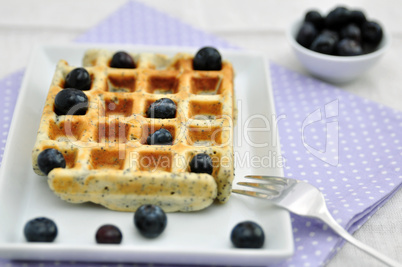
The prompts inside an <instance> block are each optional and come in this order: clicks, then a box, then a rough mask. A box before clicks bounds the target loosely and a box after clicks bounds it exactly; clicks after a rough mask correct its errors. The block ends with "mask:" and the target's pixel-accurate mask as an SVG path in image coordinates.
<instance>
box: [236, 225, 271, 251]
mask: <svg viewBox="0 0 402 267" xmlns="http://www.w3.org/2000/svg"><path fill="white" fill-rule="evenodd" d="M230 239H231V241H232V243H233V245H234V246H235V247H237V248H261V247H262V246H263V245H264V241H265V235H264V231H263V230H262V228H261V226H259V225H258V224H257V223H255V222H252V221H244V222H241V223H239V224H237V225H236V226H235V227H234V228H233V230H232V233H231V235H230Z"/></svg>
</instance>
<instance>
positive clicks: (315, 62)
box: [286, 20, 391, 83]
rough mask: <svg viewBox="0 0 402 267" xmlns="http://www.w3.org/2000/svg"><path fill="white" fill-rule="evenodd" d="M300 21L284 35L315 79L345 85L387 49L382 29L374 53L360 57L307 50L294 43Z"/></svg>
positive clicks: (385, 35) (387, 39) (387, 42)
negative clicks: (379, 41)
mask: <svg viewBox="0 0 402 267" xmlns="http://www.w3.org/2000/svg"><path fill="white" fill-rule="evenodd" d="M301 24H302V20H298V21H296V22H294V23H293V24H292V25H291V26H290V28H289V29H288V31H287V33H286V35H287V39H288V41H289V43H290V45H291V46H292V48H293V51H294V52H295V54H296V56H297V58H298V59H299V61H300V62H301V64H302V65H303V66H304V67H305V68H306V69H307V70H308V71H309V72H310V73H311V74H312V75H313V76H315V77H317V78H320V79H322V80H324V81H328V82H332V83H345V82H349V81H352V80H354V79H356V78H357V77H358V76H359V75H361V74H362V73H363V72H365V71H366V70H368V69H369V68H371V67H372V66H373V65H374V64H375V63H376V62H377V61H378V60H379V59H380V58H381V56H382V55H383V54H384V52H385V51H386V50H387V49H388V47H389V46H390V43H391V39H390V36H389V35H388V34H387V32H386V31H385V30H384V29H383V38H382V40H381V43H380V44H379V46H378V48H377V50H376V51H374V52H372V53H369V54H365V55H361V56H349V57H345V56H343V57H341V56H331V55H325V54H321V53H318V52H314V51H312V50H309V49H307V48H305V47H303V46H301V45H300V44H299V43H297V42H296V35H297V33H298V31H299V29H300V26H301Z"/></svg>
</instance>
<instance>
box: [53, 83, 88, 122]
mask: <svg viewBox="0 0 402 267" xmlns="http://www.w3.org/2000/svg"><path fill="white" fill-rule="evenodd" d="M54 107H55V112H56V114H57V115H67V114H68V115H85V113H86V112H87V110H88V97H87V96H86V95H85V94H84V93H83V92H82V91H80V90H77V89H73V88H66V89H63V90H61V91H60V92H59V93H58V94H57V95H56V97H55V99H54Z"/></svg>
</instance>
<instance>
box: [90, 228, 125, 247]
mask: <svg viewBox="0 0 402 267" xmlns="http://www.w3.org/2000/svg"><path fill="white" fill-rule="evenodd" d="M95 239H96V243H98V244H120V243H121V240H122V239H123V235H122V234H121V231H120V229H119V228H118V227H117V226H114V225H112V224H105V225H102V226H101V227H99V229H98V230H97V231H96V235H95Z"/></svg>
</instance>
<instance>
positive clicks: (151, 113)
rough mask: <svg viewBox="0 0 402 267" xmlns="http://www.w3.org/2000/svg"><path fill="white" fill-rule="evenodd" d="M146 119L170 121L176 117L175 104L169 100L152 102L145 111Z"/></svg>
mask: <svg viewBox="0 0 402 267" xmlns="http://www.w3.org/2000/svg"><path fill="white" fill-rule="evenodd" d="M147 116H148V118H158V119H171V118H174V117H176V104H175V103H174V102H173V101H172V100H171V99H169V98H161V99H158V100H156V101H155V102H153V103H152V104H151V105H150V106H149V108H148V110H147Z"/></svg>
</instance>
